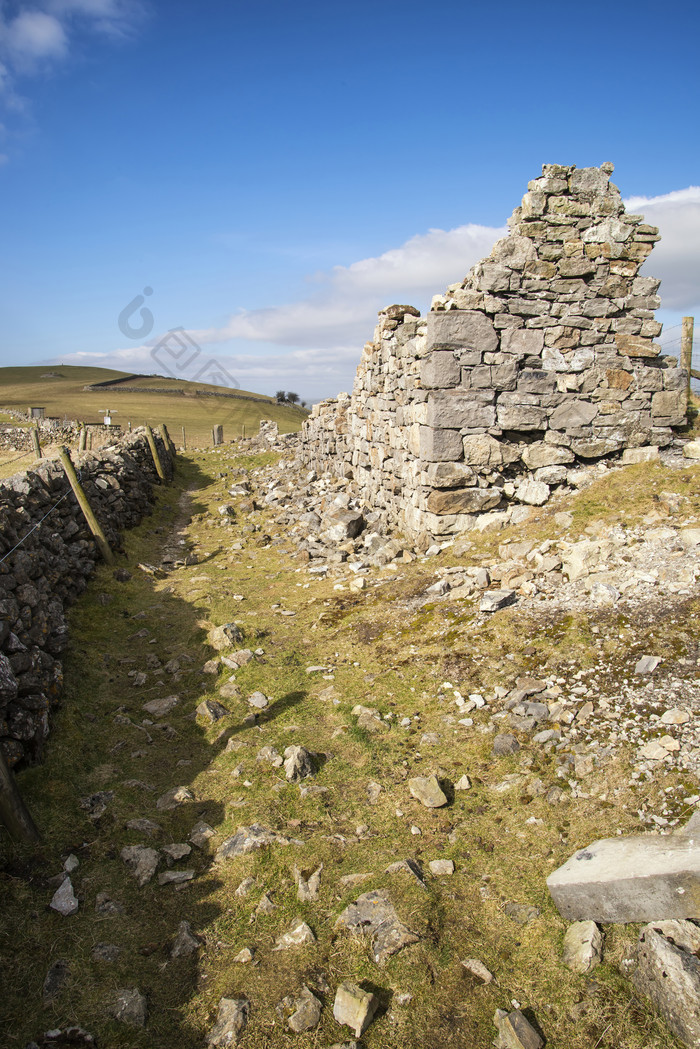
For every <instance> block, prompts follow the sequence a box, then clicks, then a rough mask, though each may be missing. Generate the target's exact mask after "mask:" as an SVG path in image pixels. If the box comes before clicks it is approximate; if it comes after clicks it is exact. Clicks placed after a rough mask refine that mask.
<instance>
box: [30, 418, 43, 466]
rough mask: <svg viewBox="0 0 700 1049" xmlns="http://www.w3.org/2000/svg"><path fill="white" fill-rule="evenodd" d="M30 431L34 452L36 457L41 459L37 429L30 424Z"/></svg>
mask: <svg viewBox="0 0 700 1049" xmlns="http://www.w3.org/2000/svg"><path fill="white" fill-rule="evenodd" d="M30 433H31V435H32V445H33V447H34V454H35V456H36V457H37V459H41V445H40V444H39V431H38V429H37V427H36V426H32V428H31V430H30Z"/></svg>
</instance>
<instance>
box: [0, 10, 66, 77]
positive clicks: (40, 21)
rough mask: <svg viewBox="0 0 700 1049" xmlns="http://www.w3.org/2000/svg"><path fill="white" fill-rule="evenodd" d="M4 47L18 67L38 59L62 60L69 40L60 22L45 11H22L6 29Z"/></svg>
mask: <svg viewBox="0 0 700 1049" xmlns="http://www.w3.org/2000/svg"><path fill="white" fill-rule="evenodd" d="M1 39H2V40H3V43H4V45H5V47H6V49H7V53H8V55H9V58H10V60H11V61H12V62H13V64H14V65H20V66H24V65H25V64H26V63H32V62H35V61H37V60H38V59H46V58H62V57H63V56H64V55H65V54H66V52H67V50H68V38H67V36H66V33H65V30H64V28H63V26H62V25H61V23H60V22H59V21H58V19H56V18H54V17H53V15H48V14H46V13H45V12H44V11H21V12H20V13H19V14H18V15H17V16H16V17H15V18H13V19H12V20H11V21H10V22H7V23H6V24H5V26H4V28H3V32H2V37H1Z"/></svg>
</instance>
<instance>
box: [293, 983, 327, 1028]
mask: <svg viewBox="0 0 700 1049" xmlns="http://www.w3.org/2000/svg"><path fill="white" fill-rule="evenodd" d="M293 1008H294V1012H293V1013H292V1015H291V1016H290V1017H289V1019H288V1020H287V1024H288V1026H289V1027H290V1028H291V1030H292V1031H294V1033H295V1034H301V1032H302V1031H311V1030H313V1028H314V1027H318V1025H319V1023H320V1020H321V1002H320V1001H319V1000H318V998H317V997H316V995H315V994H313V992H312V991H310V990H309V988H308V987H303V988H302V991H301V994H300V995H299V997H298V998H297V999H296V1000H295V1001H294V1002H293Z"/></svg>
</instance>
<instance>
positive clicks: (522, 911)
mask: <svg viewBox="0 0 700 1049" xmlns="http://www.w3.org/2000/svg"><path fill="white" fill-rule="evenodd" d="M503 910H504V911H505V913H506V914H507V915H508V917H509V918H512V919H513V921H514V922H517V923H518V925H527V924H528V922H531V921H534V920H535V918H539V915H540V912H539V910H538V909H537V907H533V906H531V904H528V903H507V904H506V905H505V907H504V908H503Z"/></svg>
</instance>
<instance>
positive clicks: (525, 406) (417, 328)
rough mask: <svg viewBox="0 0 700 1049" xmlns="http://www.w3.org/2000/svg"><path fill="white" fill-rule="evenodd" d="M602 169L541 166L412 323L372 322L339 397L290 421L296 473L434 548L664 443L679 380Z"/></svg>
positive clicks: (395, 319)
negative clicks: (480, 255)
mask: <svg viewBox="0 0 700 1049" xmlns="http://www.w3.org/2000/svg"><path fill="white" fill-rule="evenodd" d="M612 171H613V166H612V164H602V165H601V167H599V168H595V167H593V168H580V169H579V168H576V167H575V166H570V167H563V166H560V165H557V164H545V165H544V166H543V168H542V177H541V178H537V179H534V180H533V181H532V182H530V183H529V184H528V192H527V193H526V194H525V196H524V197H523V200H522V204H521V206H520V207H519V208H516V210H515V211H514V212H513V215H512V216H511V218H510V220H509V229H510V232H509V235H508V236H507V237H504V238H503V239H502V240H500V241H498V243H497V244H496V245H495V246H494V248H493V250H492V251H491V254H490V255H489V257H488V258H486V259H483V260H482V261H481V262H479V263H478V264H477V265H476V266H474V267H473V268H472V269H471V270H470V272H469V273H468V274H467V276H466V278H465V279H464V280H463V281H461V282H460V283H457V284H452V285H450V287H449V288H448V289H447V291H446V292H445V294H444V295H437V296H435V298H434V299H433V302H432V306H431V309H430V311H429V313H428V314H427V316H426V317H421V316H420V313H419V311H418V310H417V309H415V308H414V307H412V306H398V305H396V306H390V307H388V308H387V309H385V310H383V311H382V312H381V313H380V314H379V323H378V325H377V328H376V329H375V333H374V339H373V341H372V342H369V343H367V344H366V345H365V347H364V350H363V353H362V359H361V361H360V365H359V367H358V369H357V375H356V378H355V383H354V386H353V391H352V394H351V395H348V394H346V393H342V394H339V395H338V397H337V398H335V399H333V400H327V401H323V402H321V403H320V404H318V405H315V406H314V409H313V411H312V413H311V416H310V417H309V419H308V420H307V421H306V422H305V424H304V429H303V443H302V454H303V457H304V460H305V461H306V462H307V463H308V464H309V465H310V466H312V467H313V468H314V469H315V470H317V471H318V472H319V473H328V474H334V475H336V476H344V477H346V478H347V479H348V482H349V484H350V490H351V492H353V494H354V495H355V496H356V497H357V498H358V499H359V500H360V502H362V503H364V504H366V505H367V506H370V507H372V508H373V509H374V510H379V511H382V512H384V513H385V514H386V516H387V518H388V520H389V521H390V522H391V523H393V524H394V525H396V526H398V527H400V528H403V529H404V530H406V531H408V532H413V533H415V532H419V531H427V532H429V533H431V534H433V535H435V536H440V535H449V534H454V533H456V532H460V531H465V530H468V529H469V528H471V527H473V525H474V521H475V515H476V514H479V513H483V512H484V511H487V510H492V509H495V508H498V509H507V508H508V507H509V506H510V507H513V505H518V504H521V505H522V504H525V505H542V504H543V503H545V502H546V500H547V499H548V498H549V496H550V494H551V492H552V490H554V489H556V488H557V487H559V486H561V485H565V484H567V481H568V480H570V479H571V471H572V470H575V469H577V468H578V467H580V466H581V465H582V464H590V463H591V462H592V461H595V460H596V459H600V458H602V457H604V456H611V455H615V454H617V453H619V452H621V451H622V450H623V449H641V448H647V447H651V448H653V449H658V448H659V447H663V446H665V445H667V444H669V443H670V441H671V440H672V437H673V428H674V427H678V426H683V425H684V424H685V422H686V409H687V393H686V390H687V374H686V372H685V371H684V370H682V369H681V368H679V367H678V366H677V361H676V359H675V358H674V357H664V356H662V354H661V347H660V346H659V345H658V344H657V343H655V342H654V339H655V338H656V337H657V336H658V335H659V334H660V332H661V324H660V323H659V322H658V321H657V320H656V319H655V316H654V311H655V310H656V308H657V307H658V306H659V304H660V300H659V298H658V295H657V291H658V287H659V283H660V282H659V281H658V280H655V279H654V278H653V277H640V276H639V269H640V267H641V265H642V263H643V262H644V261H645V259H646V258H647V256H648V255H649V253H650V252H651V250H652V248H653V245H654V243H655V242H656V241H658V240H659V231H658V229H657V228H656V227H655V226H650V225H647V224H646V223H645V222H644V219H643V217H642V216H641V215H629V214H626V212H625V208H624V205H623V203H622V200H621V197H620V191H619V190H618V188H617V187H616V186H615V185H613V184H612V183H611V182H610V175H611V174H612ZM629 454H630V453H628V455H629ZM638 454H639V455H647V454H648V455H652V454H654V453H653V452H644V453H638Z"/></svg>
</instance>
